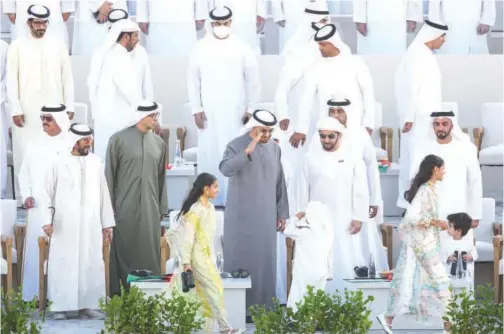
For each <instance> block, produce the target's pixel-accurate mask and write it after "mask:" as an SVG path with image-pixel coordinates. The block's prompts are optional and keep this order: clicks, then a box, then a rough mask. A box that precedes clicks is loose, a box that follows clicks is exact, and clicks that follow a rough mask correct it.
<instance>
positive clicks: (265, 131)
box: [261, 129, 275, 134]
mask: <svg viewBox="0 0 504 334" xmlns="http://www.w3.org/2000/svg"><path fill="white" fill-rule="evenodd" d="M274 130H275V129H268V130H266V129H262V130H261V133H264V134H266V133H267V132H269V133H270V134H271V133H273V131H274Z"/></svg>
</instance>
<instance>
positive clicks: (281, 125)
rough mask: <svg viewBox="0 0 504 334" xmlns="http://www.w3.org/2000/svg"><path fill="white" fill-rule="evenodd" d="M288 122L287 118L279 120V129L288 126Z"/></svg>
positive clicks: (285, 128)
mask: <svg viewBox="0 0 504 334" xmlns="http://www.w3.org/2000/svg"><path fill="white" fill-rule="evenodd" d="M289 123H290V120H289V119H282V120H281V121H280V129H281V130H283V131H286V130H287V129H288V128H289Z"/></svg>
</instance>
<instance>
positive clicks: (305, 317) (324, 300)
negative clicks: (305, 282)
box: [292, 286, 339, 333]
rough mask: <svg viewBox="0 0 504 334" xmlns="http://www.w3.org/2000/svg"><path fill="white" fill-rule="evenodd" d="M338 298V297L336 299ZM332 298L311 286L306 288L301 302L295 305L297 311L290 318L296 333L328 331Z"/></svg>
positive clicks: (332, 303) (332, 306) (332, 304)
mask: <svg viewBox="0 0 504 334" xmlns="http://www.w3.org/2000/svg"><path fill="white" fill-rule="evenodd" d="M338 298H339V297H338ZM334 304H335V303H334V301H333V298H332V297H331V296H330V295H328V294H326V293H325V292H324V291H322V290H317V291H315V289H314V288H313V287H312V286H308V287H307V291H306V293H305V295H304V298H303V301H301V302H299V303H296V306H297V311H296V313H294V315H293V316H292V320H293V327H294V329H295V331H296V333H315V331H316V330H317V328H318V329H320V330H321V331H323V332H325V331H329V330H330V323H329V321H328V318H329V316H330V314H331V313H332V311H333V309H334Z"/></svg>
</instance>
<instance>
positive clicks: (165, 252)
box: [161, 236, 170, 275]
mask: <svg viewBox="0 0 504 334" xmlns="http://www.w3.org/2000/svg"><path fill="white" fill-rule="evenodd" d="M169 259H170V246H169V245H168V241H167V240H166V238H165V237H163V236H162V237H161V275H164V274H166V261H168V260H169Z"/></svg>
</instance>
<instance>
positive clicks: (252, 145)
mask: <svg viewBox="0 0 504 334" xmlns="http://www.w3.org/2000/svg"><path fill="white" fill-rule="evenodd" d="M261 136H262V134H261V132H260V131H258V129H257V130H256V132H255V134H254V138H253V139H252V141H251V142H250V144H249V145H248V146H247V148H246V149H245V153H246V154H247V155H251V154H252V152H254V150H255V148H256V145H257V143H258V142H259V140H260V139H261Z"/></svg>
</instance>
